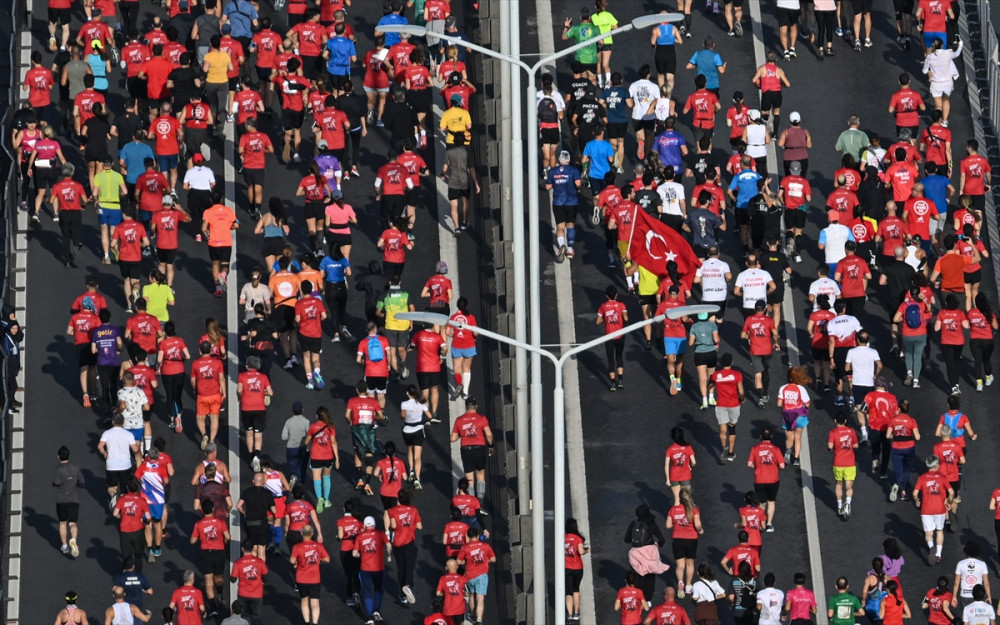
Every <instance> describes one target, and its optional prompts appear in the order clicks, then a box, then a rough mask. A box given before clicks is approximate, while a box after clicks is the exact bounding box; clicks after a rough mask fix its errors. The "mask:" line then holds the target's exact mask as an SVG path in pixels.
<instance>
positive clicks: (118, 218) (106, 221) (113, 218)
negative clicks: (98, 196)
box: [97, 208, 122, 228]
mask: <svg viewBox="0 0 1000 625" xmlns="http://www.w3.org/2000/svg"><path fill="white" fill-rule="evenodd" d="M97 222H98V223H99V224H101V225H102V226H111V227H112V228H114V227H115V226H117V225H118V224H120V223H121V222H122V211H121V209H120V208H100V209H98V211H97Z"/></svg>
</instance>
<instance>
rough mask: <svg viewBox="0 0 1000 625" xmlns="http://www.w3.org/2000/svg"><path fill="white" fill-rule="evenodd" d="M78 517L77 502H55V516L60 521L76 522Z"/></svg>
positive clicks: (78, 508)
mask: <svg viewBox="0 0 1000 625" xmlns="http://www.w3.org/2000/svg"><path fill="white" fill-rule="evenodd" d="M79 517H80V504H78V503H57V504H56V518H57V519H59V522H60V523H76V520H77V519H78V518H79Z"/></svg>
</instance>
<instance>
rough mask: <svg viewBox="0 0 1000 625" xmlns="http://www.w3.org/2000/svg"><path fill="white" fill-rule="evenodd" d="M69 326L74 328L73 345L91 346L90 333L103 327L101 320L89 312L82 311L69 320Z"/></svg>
mask: <svg viewBox="0 0 1000 625" xmlns="http://www.w3.org/2000/svg"><path fill="white" fill-rule="evenodd" d="M69 325H70V327H71V328H73V344H74V345H89V344H90V331H91V330H93V329H94V328H96V327H97V326H99V325H101V320H100V319H99V318H98V317H97V315H95V314H94V313H92V312H90V311H89V310H81V311H80V312H78V313H74V314H73V316H72V317H70V318H69Z"/></svg>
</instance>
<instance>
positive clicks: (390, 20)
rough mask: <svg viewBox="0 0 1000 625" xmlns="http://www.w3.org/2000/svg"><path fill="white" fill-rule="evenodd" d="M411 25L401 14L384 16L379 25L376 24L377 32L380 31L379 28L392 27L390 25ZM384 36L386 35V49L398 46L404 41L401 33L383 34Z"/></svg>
mask: <svg viewBox="0 0 1000 625" xmlns="http://www.w3.org/2000/svg"><path fill="white" fill-rule="evenodd" d="M409 23H410V22H408V21H407V20H406V18H405V17H403V16H402V15H400V14H399V13H390V14H388V15H383V16H382V19H380V20H379V21H378V24H375V30H377V31H378V30H379V26H390V25H392V26H395V25H399V26H406V25H407V24H409ZM383 34H384V35H385V47H387V48H391V47H392V46H394V45H396V44H397V43H399V42H400V41H402V40H403V37H402V35H400V34H399V33H383Z"/></svg>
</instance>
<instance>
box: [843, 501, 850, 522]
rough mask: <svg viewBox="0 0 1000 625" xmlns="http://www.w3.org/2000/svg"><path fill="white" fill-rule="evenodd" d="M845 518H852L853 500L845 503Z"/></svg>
mask: <svg viewBox="0 0 1000 625" xmlns="http://www.w3.org/2000/svg"><path fill="white" fill-rule="evenodd" d="M844 518H845V519H849V518H851V502H849V501H848V502H846V503H845V504H844Z"/></svg>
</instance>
